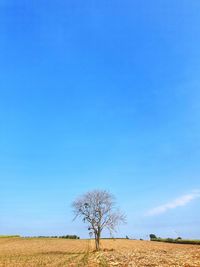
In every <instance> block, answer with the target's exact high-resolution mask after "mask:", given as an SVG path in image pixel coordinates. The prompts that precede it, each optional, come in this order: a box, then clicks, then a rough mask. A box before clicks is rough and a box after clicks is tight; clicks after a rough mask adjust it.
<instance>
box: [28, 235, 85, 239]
mask: <svg viewBox="0 0 200 267" xmlns="http://www.w3.org/2000/svg"><path fill="white" fill-rule="evenodd" d="M26 238H65V239H80V237H79V236H77V235H62V236H57V235H53V236H43V235H40V236H26Z"/></svg>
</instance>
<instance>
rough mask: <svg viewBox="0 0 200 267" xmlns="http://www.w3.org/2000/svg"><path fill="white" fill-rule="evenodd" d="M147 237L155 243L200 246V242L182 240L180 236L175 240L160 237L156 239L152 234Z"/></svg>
mask: <svg viewBox="0 0 200 267" xmlns="http://www.w3.org/2000/svg"><path fill="white" fill-rule="evenodd" d="M149 237H150V240H151V241H157V242H167V243H175V244H192V245H200V240H194V239H193V240H190V239H182V238H181V237H180V236H179V237H177V238H169V237H168V238H161V237H157V236H156V235H154V234H150V235H149Z"/></svg>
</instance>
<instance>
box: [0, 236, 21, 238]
mask: <svg viewBox="0 0 200 267" xmlns="http://www.w3.org/2000/svg"><path fill="white" fill-rule="evenodd" d="M13 237H15V238H16V237H20V235H0V238H13Z"/></svg>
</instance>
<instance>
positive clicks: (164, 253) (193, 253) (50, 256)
mask: <svg viewBox="0 0 200 267" xmlns="http://www.w3.org/2000/svg"><path fill="white" fill-rule="evenodd" d="M101 244H102V251H101V252H94V251H93V250H94V242H93V241H90V240H67V239H53V238H52V239H51V238H49V239H47V238H30V239H25V238H1V239H0V266H16V267H17V266H18V267H21V266H23V267H26V266H27V267H32V266H52V267H54V266H69V267H72V266H80V267H82V266H90V267H93V266H94V267H96V266H134V267H136V266H137V267H153V266H159V267H162V266H174V267H175V266H177V267H178V266H182V267H200V246H198V245H197V246H195V245H180V244H178V245H177V244H168V243H159V242H150V241H134V240H120V239H117V240H102V242H101Z"/></svg>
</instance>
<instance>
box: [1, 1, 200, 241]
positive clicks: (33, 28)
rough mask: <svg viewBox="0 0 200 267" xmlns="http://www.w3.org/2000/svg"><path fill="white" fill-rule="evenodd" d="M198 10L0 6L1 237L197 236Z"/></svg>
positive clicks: (115, 4)
mask: <svg viewBox="0 0 200 267" xmlns="http://www.w3.org/2000/svg"><path fill="white" fill-rule="evenodd" d="M199 70H200V1H199V0H192V1H186V0H176V1H174V0H163V1H160V0H154V1H148V0H146V1H144V0H143V1H141V0H134V1H132V0H123V1H119V0H101V1H88V0H85V1H79V0H78V1H74V0H68V1H64V0H57V1H52V0H48V1H47V0H46V1H45V0H36V1H30V0H27V1H25V0H24V1H23V0H18V1H14V0H1V1H0V187H1V194H0V234H21V235H56V234H57V235H59V234H77V235H80V236H81V237H87V229H86V228H85V226H84V225H83V224H82V223H81V222H79V221H77V222H75V223H74V222H72V218H73V215H72V212H71V206H70V205H71V202H72V201H73V200H74V199H75V198H76V197H77V196H78V195H80V194H82V193H84V192H87V191H88V190H91V189H96V188H97V189H106V190H109V191H110V192H112V193H113V194H114V195H115V196H116V198H117V201H118V204H119V206H120V207H121V209H122V210H123V211H125V212H126V214H127V221H128V223H127V224H126V225H125V226H122V227H121V228H120V229H119V232H118V235H121V236H124V235H129V236H130V237H142V238H144V237H146V236H147V235H148V234H149V233H155V234H157V235H160V236H177V235H180V236H182V237H190V238H200V228H199V224H200V198H199V196H200V191H199V190H200V76H199Z"/></svg>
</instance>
